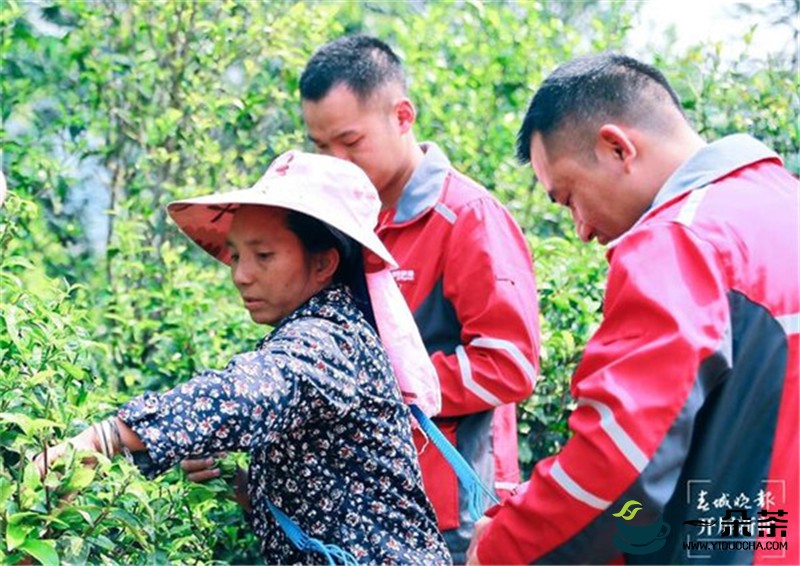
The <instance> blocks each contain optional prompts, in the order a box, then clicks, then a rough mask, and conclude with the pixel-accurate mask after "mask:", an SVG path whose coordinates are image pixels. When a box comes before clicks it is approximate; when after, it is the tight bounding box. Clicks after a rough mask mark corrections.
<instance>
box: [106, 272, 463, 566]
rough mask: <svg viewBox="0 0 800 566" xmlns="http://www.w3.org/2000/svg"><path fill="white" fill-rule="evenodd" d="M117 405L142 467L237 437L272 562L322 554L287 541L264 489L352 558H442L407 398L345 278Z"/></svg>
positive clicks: (154, 468) (157, 467)
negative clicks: (137, 441) (210, 364)
mask: <svg viewBox="0 0 800 566" xmlns="http://www.w3.org/2000/svg"><path fill="white" fill-rule="evenodd" d="M119 417H120V418H121V419H122V420H123V421H124V422H125V423H126V424H127V425H128V426H130V427H131V428H132V429H133V430H134V431H135V432H136V433H137V434H138V435H139V437H140V438H141V439H142V441H143V442H144V444H145V445H146V446H147V453H148V455H149V459H150V460H151V462H149V463H148V465H147V466H146V468H147V470H148V474H149V475H151V476H153V475H156V474H158V473H161V472H163V471H165V470H167V469H168V468H170V467H171V466H173V465H174V464H176V463H177V462H179V461H180V460H182V459H184V458H187V457H198V456H204V455H209V454H212V453H214V452H218V451H225V450H227V451H236V450H239V451H245V450H246V451H248V452H249V453H250V460H251V466H250V479H249V494H250V502H251V506H252V508H253V512H252V516H251V521H252V524H253V528H254V529H255V532H256V534H257V535H258V536H259V538H260V539H261V542H262V551H263V553H264V556H265V557H266V559H267V560H268V562H270V563H273V562H275V563H281V564H289V563H308V562H319V561H320V560H321V556H315V555H307V554H306V555H304V554H303V553H301V552H299V551H298V550H297V549H295V548H294V546H292V544H291V542H289V540H288V539H287V538H286V536H285V535H284V533H283V531H282V530H281V529H280V527H279V526H278V524H277V523H276V522H275V520H274V518H273V516H272V514H271V513H270V511H269V509H268V507H267V502H268V501H271V502H272V503H273V504H274V505H276V506H277V507H278V508H279V509H281V510H282V511H283V512H284V513H286V514H287V515H289V516H290V517H291V518H292V519H293V520H294V521H295V522H297V523H298V524H299V525H300V527H301V528H302V529H303V530H304V531H305V532H306V533H308V534H309V535H310V536H313V537H316V538H318V539H320V540H321V541H322V542H324V543H326V544H335V545H337V546H339V547H341V548H343V549H344V550H346V551H348V552H350V553H351V554H352V555H353V556H355V557H356V558H357V559H358V560H359V562H369V563H381V564H384V563H403V564H441V563H445V562H450V556H449V554H448V551H447V548H446V547H445V544H444V542H443V540H442V538H441V536H440V534H439V532H438V530H437V528H436V519H435V516H434V512H433V509H432V507H431V505H430V502H429V501H428V499H427V497H426V496H425V494H424V492H423V489H422V478H421V475H420V470H419V464H418V461H417V454H416V450H415V449H414V445H413V443H412V440H411V426H410V419H411V417H410V413H409V410H408V408H407V407H406V406H405V404H404V403H403V401H402V398H401V396H400V391H399V389H398V387H397V384H396V381H395V378H394V374H393V373H392V370H391V367H390V365H389V361H388V358H387V356H386V352H385V350H384V349H383V347H382V346H381V344H380V341H379V338H378V336H377V334H376V332H375V330H374V329H373V328H372V326H370V325H369V324H368V323H367V322H366V321H365V319H364V318H363V316H362V314H361V311H360V310H359V309H358V308H357V307H356V305H355V303H354V302H353V298H352V296H351V294H350V292H349V290H348V289H347V288H346V287H343V286H334V287H329V288H327V289H325V290H323V291H321V292H319V293H318V294H317V295H315V296H314V297H312V298H311V300H309V301H308V302H307V303H306V304H304V305H303V306H301V307H300V308H298V309H297V310H295V311H294V312H293V313H292V314H290V315H289V316H288V317H286V318H285V319H284V320H283V321H281V323H280V324H279V325H278V326H277V327H276V328H275V329H274V330H273V332H272V333H271V334H270V335H269V336H267V337H266V338H265V339H264V340H262V341H261V343H260V344H259V345H258V347H257V349H256V350H255V351H253V352H247V353H244V354H241V355H237V356H235V357H234V358H233V359H232V360H231V361H230V363H229V364H228V366H227V367H226V368H225V369H224V370H222V371H204V372H202V373H200V374H199V375H197V376H196V377H194V378H193V379H192V380H190V381H189V382H187V383H185V384H183V385H180V386H178V387H176V388H174V389H172V390H171V391H168V392H166V393H161V394H156V393H146V394H144V395H143V396H141V397H138V398H136V399H134V400H132V401H130V402H129V403H127V404H126V405H125V406H124V407H123V408H122V409H121V410H120V412H119Z"/></svg>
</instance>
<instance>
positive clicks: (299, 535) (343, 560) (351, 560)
mask: <svg viewBox="0 0 800 566" xmlns="http://www.w3.org/2000/svg"><path fill="white" fill-rule="evenodd" d="M267 506H268V507H269V510H270V511H271V512H272V515H273V516H274V517H275V520H276V521H277V522H278V526H279V527H280V528H281V529H282V530H283V532H284V534H285V535H286V537H287V538H288V539H289V541H290V542H291V543H292V544H293V545H294V546H295V548H297V549H298V550H300V551H301V552H316V553H318V554H321V555H322V556H324V557H325V560H326V561H327V562H328V566H336V563H337V562H336V561H337V560H338V562H339V564H344V565H345V566H357V565H358V562H357V561H356V559H355V557H354V556H353V555H352V554H350V553H349V552H347V551H345V550H343V549H341V548H339V547H338V546H336V545H334V544H325V543H323V542H322V541H321V540H319V539H316V538H313V537H310V536H308V535H307V534H306V533H305V531H303V529H301V528H300V525H298V524H297V523H295V522H294V521H292V519H291V518H290V517H289V516H288V515H287V514H286V513H284V512H283V511H281V510H280V509H278V508H277V507H275V505H273V504H272V502H270V501H267Z"/></svg>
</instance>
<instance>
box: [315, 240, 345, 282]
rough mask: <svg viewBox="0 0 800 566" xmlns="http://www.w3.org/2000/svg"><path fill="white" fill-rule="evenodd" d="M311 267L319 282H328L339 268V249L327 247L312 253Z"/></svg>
mask: <svg viewBox="0 0 800 566" xmlns="http://www.w3.org/2000/svg"><path fill="white" fill-rule="evenodd" d="M312 261H313V264H312V267H313V269H314V276H315V278H316V279H317V281H318V282H319V283H323V284H328V283H330V282H331V281H332V280H333V276H334V275H335V274H336V270H337V269H339V261H340V257H339V250H337V249H336V248H329V249H327V250H325V251H324V252H319V253H316V254H314V258H313V260H312Z"/></svg>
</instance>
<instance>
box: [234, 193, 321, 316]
mask: <svg viewBox="0 0 800 566" xmlns="http://www.w3.org/2000/svg"><path fill="white" fill-rule="evenodd" d="M227 246H228V250H229V251H230V254H231V278H232V279H233V283H234V284H235V285H236V288H237V289H239V293H241V295H242V300H243V301H244V306H245V308H246V309H247V310H248V311H250V317H251V318H252V319H253V321H254V322H257V323H260V324H271V325H275V324H276V323H278V322H280V321H281V320H282V319H283V318H284V317H286V316H288V315H289V314H291V313H292V311H294V310H295V309H296V308H298V307H299V306H301V305H302V304H303V303H305V302H306V301H307V300H308V299H310V298H311V297H312V296H313V295H314V294H315V293H316V292H317V291H318V290H319V288H320V285H319V281H317V279H315V277H314V270H313V269H312V265H311V257H310V256H309V254H308V253H307V252H306V250H305V248H304V247H303V244H302V242H301V241H300V239H299V238H298V237H297V236H296V235H295V234H294V232H292V231H291V230H289V228H287V226H286V211H285V210H283V209H280V208H271V207H266V206H242V207H241V208H240V209H239V210H237V211H236V213H235V216H234V217H233V224H232V225H231V229H230V232H228V241H227Z"/></svg>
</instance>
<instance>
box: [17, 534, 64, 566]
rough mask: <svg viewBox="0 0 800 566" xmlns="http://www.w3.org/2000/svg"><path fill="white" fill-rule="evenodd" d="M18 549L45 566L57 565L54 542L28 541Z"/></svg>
mask: <svg viewBox="0 0 800 566" xmlns="http://www.w3.org/2000/svg"><path fill="white" fill-rule="evenodd" d="M19 549H20V550H22V551H24V552H26V553H27V554H30V555H31V556H33V557H34V558H35V559H36V560H38V561H39V562H41V563H42V564H44V565H45V566H50V565H51V564H58V563H59V560H58V553H57V552H56V544H55V541H52V540H36V539H28V540H26V541H25V544H23V545H21V546H20V547H19Z"/></svg>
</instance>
